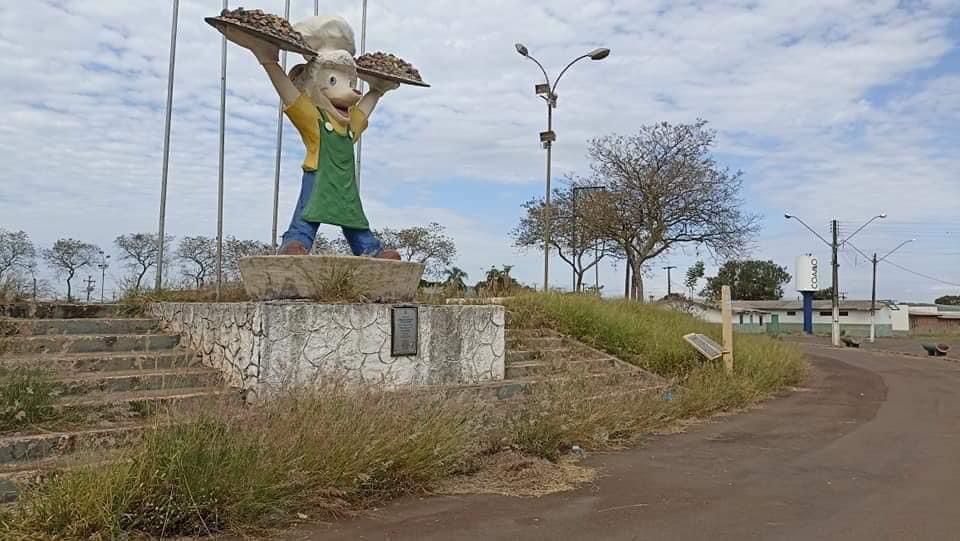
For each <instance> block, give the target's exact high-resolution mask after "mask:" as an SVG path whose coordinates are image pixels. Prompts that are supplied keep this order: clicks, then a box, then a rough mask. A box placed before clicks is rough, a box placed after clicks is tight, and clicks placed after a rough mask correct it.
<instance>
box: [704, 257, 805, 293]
mask: <svg viewBox="0 0 960 541" xmlns="http://www.w3.org/2000/svg"><path fill="white" fill-rule="evenodd" d="M790 279H791V277H790V274H789V273H788V272H787V269H786V268H784V267H781V266H780V265H777V264H776V263H774V262H773V261H758V260H745V261H727V262H726V263H724V264H723V266H722V267H720V270H719V271H718V272H717V275H716V276H714V277H712V278H707V287H706V289H704V290H703V292H702V295H703V296H705V297H707V298H708V299H711V300H717V299H719V298H720V288H721V286H725V285H728V286H730V294H731V295H732V296H733V298H735V299H742V300H751V301H767V300H778V299H780V298H781V297H782V296H783V285H784V284H786V283H787V282H789V281H790Z"/></svg>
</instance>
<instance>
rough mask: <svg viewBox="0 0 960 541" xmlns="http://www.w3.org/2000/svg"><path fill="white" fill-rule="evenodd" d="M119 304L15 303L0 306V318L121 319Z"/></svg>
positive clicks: (121, 307) (122, 308)
mask: <svg viewBox="0 0 960 541" xmlns="http://www.w3.org/2000/svg"><path fill="white" fill-rule="evenodd" d="M124 308H125V307H124V306H123V305H121V304H65V303H49V302H38V303H33V302H17V303H8V304H0V317H15V318H26V319H77V318H91V317H92V318H109V317H123V312H124Z"/></svg>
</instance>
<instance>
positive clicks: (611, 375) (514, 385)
mask: <svg viewBox="0 0 960 541" xmlns="http://www.w3.org/2000/svg"><path fill="white" fill-rule="evenodd" d="M564 377H586V378H591V379H593V380H594V381H595V382H596V383H599V384H602V385H636V386H640V387H644V388H645V387H647V386H650V387H655V386H658V385H661V382H658V381H652V380H651V379H650V378H649V374H647V373H645V372H642V371H637V370H631V369H628V370H610V371H608V372H600V373H597V374H587V375H553V376H552V377H551V376H536V377H521V378H515V379H506V380H503V381H499V382H496V383H484V384H481V385H464V386H461V387H452V388H448V389H447V390H446V392H447V393H450V394H452V395H459V396H464V397H470V398H472V399H477V400H492V401H497V400H512V399H520V398H522V397H523V395H525V394H526V393H528V392H530V391H531V390H533V389H536V387H537V386H538V385H542V384H545V383H547V382H551V381H558V380H562V379H563V378H564Z"/></svg>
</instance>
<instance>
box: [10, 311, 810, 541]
mask: <svg viewBox="0 0 960 541" xmlns="http://www.w3.org/2000/svg"><path fill="white" fill-rule="evenodd" d="M508 309H509V310H510V326H511V327H529V328H537V327H550V328H554V329H556V330H558V331H560V332H563V333H566V334H570V335H572V336H574V337H576V338H578V339H580V340H581V341H583V342H587V343H589V344H591V345H593V346H595V347H597V348H598V349H603V350H606V351H608V352H610V353H613V354H617V355H619V356H620V357H622V358H624V359H628V360H630V361H631V362H634V363H637V364H639V365H641V366H643V367H645V368H648V369H651V370H652V371H655V372H657V373H659V374H660V375H662V376H664V377H667V378H669V379H670V380H671V381H673V382H675V383H676V385H674V386H673V387H672V388H671V389H670V390H669V391H667V392H664V390H663V389H658V390H654V391H651V392H639V391H638V389H637V387H635V386H633V383H632V382H633V381H634V380H632V379H631V378H630V377H629V376H624V380H625V381H622V382H620V384H612V383H611V382H610V381H609V380H601V379H599V378H585V377H571V378H566V379H559V380H555V381H550V382H545V383H543V384H541V385H539V386H534V387H533V389H532V391H531V392H530V394H529V396H528V397H527V398H526V399H525V400H524V401H521V402H513V403H510V404H499V405H496V406H494V405H490V404H485V403H482V402H481V403H478V402H477V401H476V400H473V399H472V398H471V399H468V400H464V399H462V398H460V397H458V396H455V395H449V396H448V395H437V394H436V393H422V392H388V391H384V390H379V389H356V388H351V389H344V388H323V389H318V390H311V391H305V392H303V393H295V394H293V395H290V396H285V397H283V398H280V399H276V400H273V401H270V402H266V403H264V404H261V405H259V406H258V407H254V408H242V407H238V406H237V405H236V404H234V403H225V404H223V405H222V407H219V408H205V411H204V413H203V414H202V415H199V416H196V417H191V418H188V419H186V420H184V419H182V418H181V419H179V420H178V422H177V423H176V424H171V423H169V422H167V421H168V420H159V421H158V427H157V428H156V430H154V431H152V432H151V433H150V434H149V435H148V437H146V439H145V441H144V442H143V443H142V444H140V445H139V446H137V447H135V448H134V449H132V450H131V451H129V452H128V453H127V455H126V456H125V457H124V458H123V459H122V460H119V461H117V462H115V463H113V464H112V465H108V466H103V465H100V466H98V467H97V468H96V469H80V470H72V471H69V472H66V473H64V474H61V475H60V476H58V477H55V478H53V479H52V480H50V481H48V482H46V483H45V484H42V485H40V486H38V487H36V488H35V489H32V490H31V491H29V492H28V493H27V494H26V495H24V496H23V498H22V500H21V503H20V505H19V506H18V507H17V508H16V509H15V510H13V511H8V512H7V514H6V515H2V514H0V538H4V539H5V538H7V537H5V536H9V537H11V538H16V539H31V538H37V539H45V538H49V537H53V536H57V537H59V538H62V539H113V538H119V537H123V536H125V535H127V534H130V533H133V534H146V535H153V536H165V537H174V536H177V535H197V534H206V533H212V532H219V531H229V532H234V533H239V534H245V533H251V532H253V533H255V532H256V531H258V530H260V529H263V528H270V527H276V526H282V525H284V524H288V523H289V522H291V521H293V520H296V517H297V516H298V514H300V513H303V514H305V515H307V516H309V517H311V518H312V519H316V518H318V517H320V516H331V515H333V516H337V515H340V514H344V513H348V512H350V511H351V510H354V509H357V508H361V507H363V506H368V505H371V504H373V503H375V502H378V501H382V500H383V499H385V498H390V497H394V496H397V495H400V494H409V493H423V492H427V491H429V490H430V489H431V488H432V487H434V486H436V484H437V483H438V482H440V481H441V480H444V479H446V478H449V477H451V476H454V475H457V474H463V473H469V472H472V471H475V470H476V469H477V468H478V466H479V464H481V463H482V462H483V461H484V459H485V458H486V457H489V456H491V455H493V454H495V453H499V452H502V451H505V450H512V451H515V452H519V453H524V454H527V455H534V456H539V457H545V458H548V459H550V460H556V459H558V458H559V457H560V456H561V455H563V454H564V453H565V452H567V451H568V450H570V448H571V447H573V446H574V445H576V446H579V447H581V448H583V449H587V450H590V449H603V448H615V447H620V446H624V445H628V444H630V443H631V442H633V441H634V440H635V439H636V438H637V437H638V436H642V435H643V434H645V433H649V431H651V430H654V429H657V428H662V427H665V426H667V425H669V424H670V423H672V422H674V421H677V420H680V419H684V418H689V417H699V416H705V415H709V414H710V413H712V412H715V411H718V410H723V409H729V408H736V407H742V406H745V405H748V404H750V403H751V402H754V401H756V400H759V399H762V398H764V397H766V396H768V395H770V394H771V393H773V392H776V391H778V390H780V389H782V388H783V387H784V386H786V385H790V384H793V383H796V382H797V381H798V380H799V379H800V378H801V376H802V375H803V371H804V364H803V362H802V360H801V358H800V355H799V353H798V352H797V351H796V350H794V349H793V348H791V347H789V346H787V345H785V344H783V343H781V342H778V341H775V340H771V339H769V338H766V337H746V336H738V337H737V340H738V342H737V367H736V370H735V373H733V374H732V375H727V374H725V373H724V371H723V369H722V368H720V367H717V366H715V365H712V364H709V363H703V362H702V361H701V360H700V359H699V358H698V356H697V353H696V352H695V351H693V350H692V349H691V348H690V347H689V346H687V345H686V343H685V342H683V340H682V339H681V336H682V335H683V334H685V333H687V332H704V333H705V334H709V335H712V336H714V337H718V333H719V329H716V328H715V326H712V325H709V324H706V323H701V322H698V321H696V320H694V319H693V318H691V317H690V316H688V315H684V314H681V313H675V312H670V311H664V310H661V309H658V308H655V307H650V306H642V305H636V304H632V303H625V302H607V301H602V300H599V299H596V298H594V297H592V296H561V295H530V296H524V297H521V298H517V299H514V300H512V301H510V303H509V306H508ZM301 518H302V517H301Z"/></svg>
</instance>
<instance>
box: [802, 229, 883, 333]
mask: <svg viewBox="0 0 960 541" xmlns="http://www.w3.org/2000/svg"><path fill="white" fill-rule="evenodd" d="M783 217H784V218H786V219H787V220H789V219H791V218H792V219H794V220H796V221H798V222H800V223H801V224H802V225H803V227H806V228H807V229H808V230H809V231H810V232H811V233H813V234H814V235H815V236H816V237H817V238H818V239H820V240H821V241H823V242H824V244H826V245H827V246H829V247H830V254H831V267H832V268H833V288H832V294H831V298H832V302H831V304H832V308H833V309H832V310H831V314H832V316H833V317H832V318H831V319H832V321H831V325H830V337H831V342H832V343H833V345H834V346H839V345H840V286H839V284H838V282H839V274H840V272H839V270H840V263H839V262H838V258H837V256H838V252H839V250H840V247H841V246H843V245H844V244H846V243H847V242H849V241H850V239H852V238H853V237H854V236H856V234H857V233H859V232H861V231H863V230H864V228H866V227H867V226H868V225H870V224H871V223H873V222H874V220H882V219H884V218H886V217H887V215H886V213H880V214H878V215H876V216H874V217H873V218H870V219H869V220H867V223H865V224H863V225H861V226H860V227H859V228H858V229H857V230H856V231H854V232H853V233H851V234H850V236H848V237H847V238H845V239H843V240H842V241H841V240H839V236H840V222H839V221H837V220H831V221H830V233H831V237H832V240H830V241H828V240H827V239H825V238H823V236H822V235H821V234H820V233H817V231H816V230H815V229H814V228H812V227H810V226H809V225H807V223H806V222H804V221H803V220H801V219H800V218H799V217H797V216H794V215H792V214H790V213H789V212H786V213H784V214H783Z"/></svg>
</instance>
